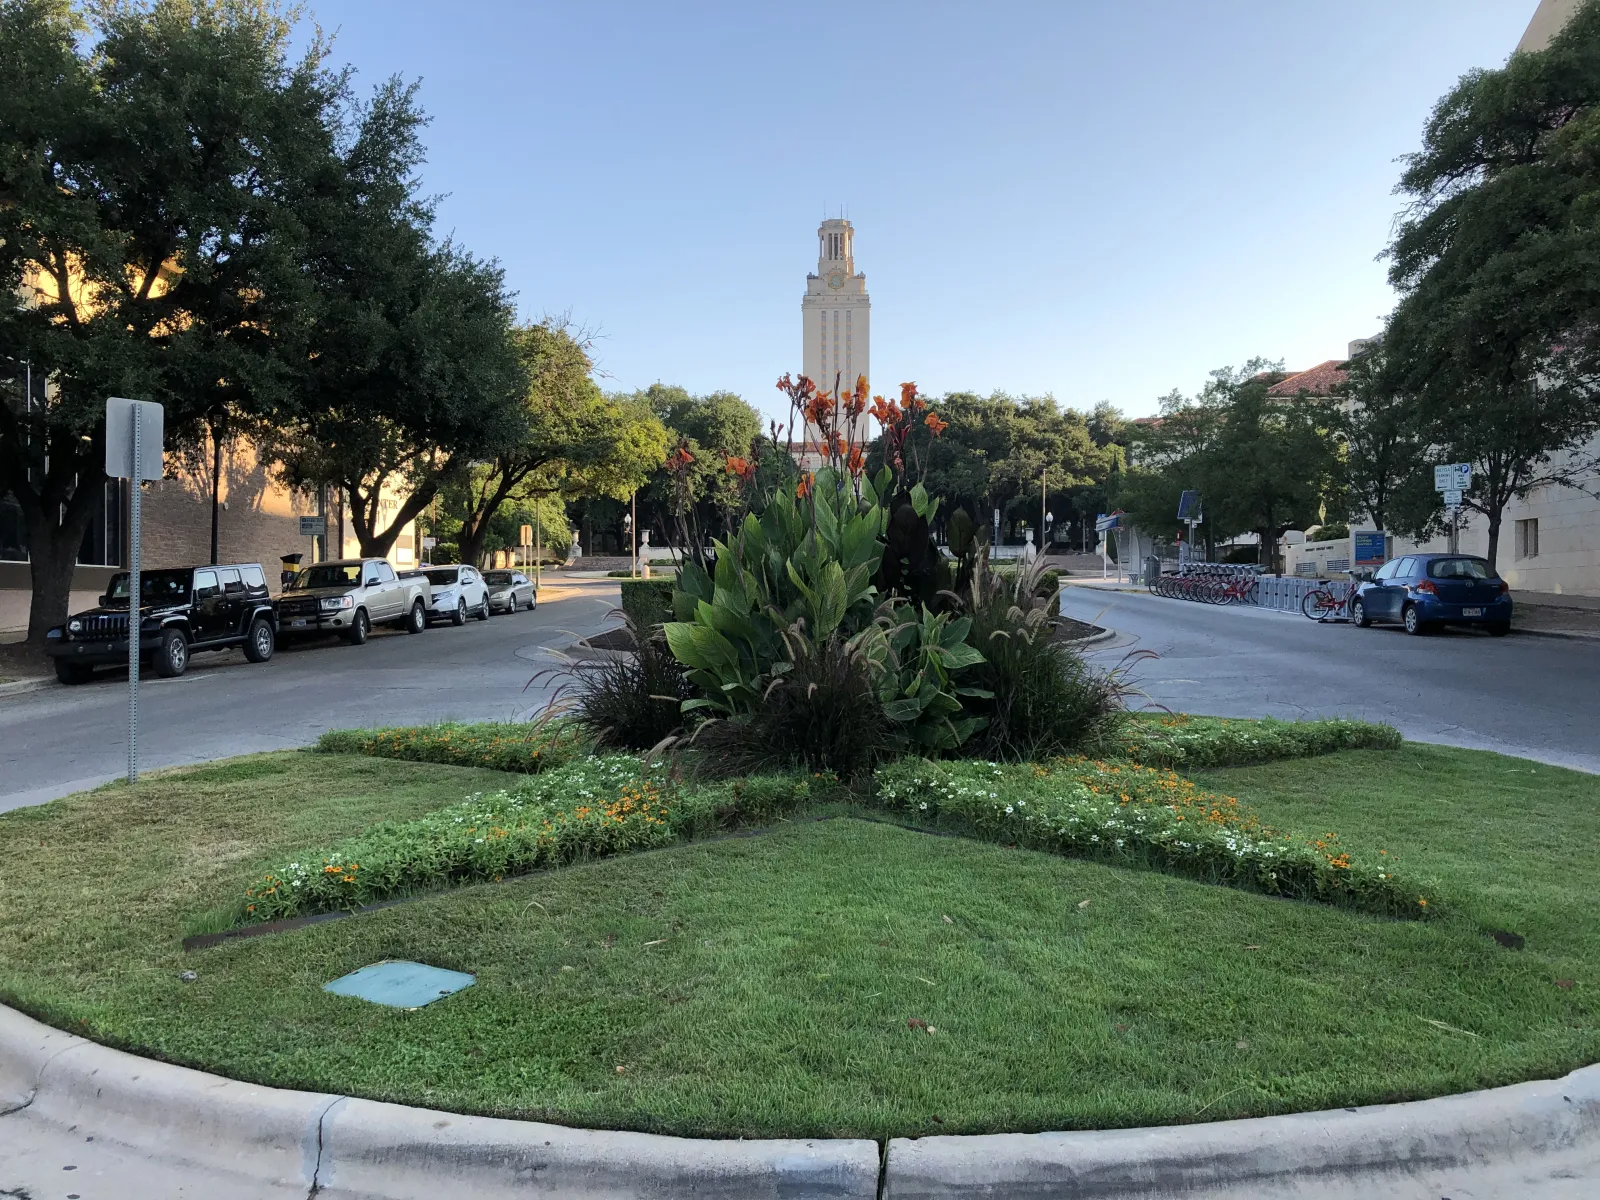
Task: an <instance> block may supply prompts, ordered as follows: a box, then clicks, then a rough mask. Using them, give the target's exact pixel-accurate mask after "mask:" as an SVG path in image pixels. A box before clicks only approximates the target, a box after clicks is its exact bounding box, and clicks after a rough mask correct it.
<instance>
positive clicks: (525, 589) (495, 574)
mask: <svg viewBox="0 0 1600 1200" xmlns="http://www.w3.org/2000/svg"><path fill="white" fill-rule="evenodd" d="M483 578H484V581H485V582H486V583H487V584H488V585H489V609H490V611H492V612H508V613H514V612H516V611H517V610H518V609H519V608H526V609H530V610H531V609H534V608H537V607H538V606H539V593H538V591H537V590H536V589H535V588H534V586H533V580H531V579H529V578H528V577H527V576H526V575H524V574H523V573H522V572H521V571H485V572H484V573H483Z"/></svg>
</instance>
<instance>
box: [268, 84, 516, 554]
mask: <svg viewBox="0 0 1600 1200" xmlns="http://www.w3.org/2000/svg"><path fill="white" fill-rule="evenodd" d="M424 120H425V118H424V116H423V114H422V113H421V111H420V110H419V109H418V108H417V105H416V92H415V88H414V87H406V86H402V85H401V84H399V83H398V82H397V81H393V80H391V81H390V82H388V83H386V84H385V85H383V86H382V87H381V88H379V89H378V91H377V93H376V95H375V96H374V98H373V100H372V102H371V103H370V104H368V105H367V106H365V107H364V108H363V109H361V110H360V111H359V112H358V113H357V114H356V115H355V117H354V118H353V120H352V121H351V122H350V123H349V125H348V126H347V127H346V129H345V130H344V131H343V133H344V137H343V139H342V141H341V145H340V150H341V155H340V166H341V172H340V177H339V179H338V183H337V189H336V190H335V191H334V193H333V195H332V196H331V198H330V199H328V200H327V201H326V202H324V203H322V204H320V205H318V206H316V207H315V208H314V209H313V210H312V217H313V232H314V236H315V246H314V254H313V256H312V259H311V274H312V277H313V279H314V281H315V283H316V287H317V294H318V309H317V318H318V319H317V321H316V325H315V331H314V334H313V336H312V338H311V343H310V351H309V353H308V355H307V357H306V359H305V362H304V365H303V368H302V371H301V379H300V384H301V389H302V397H303V399H302V410H301V412H300V413H299V414H297V417H296V419H295V421H294V423H293V424H292V426H290V427H289V428H288V429H287V430H285V431H284V434H283V436H282V439H281V441H280V444H279V459H280V462H281V463H282V467H283V472H284V476H285V478H286V479H287V481H288V482H289V483H290V484H291V485H294V486H305V485H309V484H332V485H334V486H337V487H338V488H340V489H341V490H342V491H343V492H344V495H345V498H346V501H347V503H348V507H349V511H350V522H351V526H352V528H353V530H354V532H355V534H356V537H357V539H358V541H359V542H360V545H361V553H362V554H363V555H373V556H382V555H386V554H388V552H389V550H390V549H391V548H392V547H393V545H394V543H395V539H396V538H398V537H399V535H400V532H401V530H402V529H404V528H405V526H406V525H407V524H409V523H410V522H411V521H412V520H413V519H414V518H415V517H416V516H417V514H419V513H420V512H422V510H423V509H424V508H426V507H427V506H428V504H429V503H431V502H432V500H433V498H434V497H435V496H436V495H437V494H438V492H439V489H440V487H442V486H443V485H444V484H445V483H446V482H447V481H449V480H450V479H452V478H455V477H458V476H461V475H464V474H465V472H466V471H467V470H468V466H469V464H470V463H471V462H473V461H474V460H478V459H483V458H487V457H489V456H490V455H492V454H493V453H494V452H495V451H496V449H497V448H499V447H503V446H506V445H512V444H516V443H517V442H518V441H519V440H520V439H521V437H522V436H523V434H524V432H525V429H526V414H525V412H524V409H523V404H522V398H523V396H524V395H525V394H526V392H527V373H526V367H525V364H524V360H523V356H522V354H521V353H520V352H519V348H518V346H517V344H516V341H515V340H514V337H513V322H514V316H515V314H514V311H513V305H512V301H511V296H510V294H509V293H508V292H507V290H506V286H505V278H504V274H503V272H502V271H501V269H500V268H499V266H497V265H496V264H494V263H489V262H484V261H481V260H479V259H477V258H474V257H473V256H472V255H471V254H469V253H467V252H465V251H463V250H461V249H459V248H458V247H456V246H455V245H453V244H451V243H449V242H445V243H443V244H442V245H438V244H435V243H434V242H433V240H432V237H431V234H430V226H431V223H432V219H433V212H432V207H431V205H429V204H427V203H424V202H422V201H419V200H418V199H417V198H416V196H415V188H416V183H415V178H414V172H415V168H416V167H417V165H418V164H419V163H420V162H421V161H422V147H421V142H420V140H419V137H418V133H419V130H420V128H421V126H422V124H423V122H424ZM395 493H398V496H397V498H392V497H393V494H395ZM385 501H391V503H390V504H386V503H385Z"/></svg>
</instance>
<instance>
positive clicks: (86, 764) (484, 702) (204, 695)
mask: <svg viewBox="0 0 1600 1200" xmlns="http://www.w3.org/2000/svg"><path fill="white" fill-rule="evenodd" d="M619 599H620V593H619V592H618V590H617V584H616V581H615V580H594V581H579V580H571V581H563V582H561V583H559V584H551V583H546V585H545V587H544V589H543V591H542V593H541V596H540V603H539V607H538V608H537V609H535V610H534V611H533V612H520V613H515V614H503V615H500V616H494V617H491V618H490V619H489V620H488V621H483V622H480V621H477V620H470V619H469V620H468V621H467V623H466V625H465V626H463V627H461V628H455V627H453V626H450V625H434V626H432V627H430V628H429V629H428V630H427V632H425V633H421V634H417V635H415V636H412V635H408V634H405V633H400V632H396V631H392V630H375V631H374V632H373V635H372V638H371V640H369V641H368V642H367V644H366V645H365V646H347V645H345V644H344V643H343V642H339V641H334V640H332V639H319V640H317V641H314V642H307V643H303V644H300V645H294V646H289V647H286V648H284V649H281V650H279V652H278V653H277V654H275V655H274V656H273V658H272V660H271V661H270V662H267V663H263V664H260V665H254V664H251V663H248V662H246V661H245V660H244V656H243V655H242V654H241V653H240V652H239V651H237V650H230V651H226V652H223V653H219V654H196V655H195V656H194V658H193V659H192V660H191V662H190V666H189V670H188V671H187V672H185V673H184V674H183V675H182V676H181V677H179V678H177V679H156V678H152V677H149V676H142V677H141V679H140V683H139V762H140V768H141V770H142V769H146V768H156V767H169V766H177V765H180V764H183V763H191V762H203V761H205V760H207V759H212V758H220V757H223V756H226V755H231V754H248V753H251V752H254V751H259V750H283V749H287V748H291V747H296V746H305V745H308V744H309V743H311V742H312V741H314V740H315V739H316V737H317V735H318V734H319V733H321V732H323V731H324V730H327V729H349V728H356V727H361V726H373V725H411V724H418V723H423V722H429V721H443V720H481V721H491V720H500V721H510V720H518V719H524V718H526V717H527V716H528V715H529V714H531V713H533V712H535V711H537V710H538V709H540V708H542V707H544V705H545V704H546V703H548V702H549V699H550V697H551V695H552V694H553V692H554V691H555V689H556V688H557V687H559V686H560V683H559V680H557V679H555V678H553V677H551V676H546V677H545V678H542V679H538V680H536V681H534V682H532V684H531V686H530V681H532V680H535V677H536V676H538V675H539V674H540V673H541V672H542V671H545V670H546V669H547V668H549V667H551V666H552V665H556V664H557V663H558V660H556V659H554V658H553V657H552V656H551V655H550V654H548V653H547V648H557V649H559V648H561V647H564V646H567V645H570V644H571V643H572V642H573V641H574V640H575V638H577V637H580V636H585V635H588V634H592V633H596V632H598V631H599V630H601V629H603V628H607V627H609V626H610V625H613V624H615V620H614V618H612V617H611V615H610V614H611V611H612V609H613V608H614V607H615V606H616V604H617V603H618V601H619ZM127 679H128V675H127V672H126V671H117V672H111V671H105V672H102V673H101V674H100V675H97V677H96V681H95V682H93V683H90V684H85V685H82V686H77V687H60V686H55V685H52V686H51V687H49V688H47V689H46V690H44V691H38V692H27V693H23V694H21V695H18V696H13V697H8V698H4V699H0V811H4V810H6V809H9V808H17V807H20V806H22V805H26V804H39V803H43V802H44V801H46V800H50V799H54V798H55V797H56V796H64V795H66V794H68V793H69V792H75V791H80V790H82V789H84V788H89V787H95V786H97V785H99V784H101V783H104V782H106V781H107V780H110V779H115V778H117V777H118V776H120V775H122V774H124V773H125V772H126V770H127V761H128V684H127Z"/></svg>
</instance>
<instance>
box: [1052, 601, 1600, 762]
mask: <svg viewBox="0 0 1600 1200" xmlns="http://www.w3.org/2000/svg"><path fill="white" fill-rule="evenodd" d="M1066 597H1067V598H1066V612H1067V615H1069V616H1073V617H1077V618H1078V619H1079V620H1083V621H1092V622H1093V623H1095V624H1097V625H1103V626H1106V627H1108V628H1112V629H1115V630H1117V631H1118V636H1117V637H1116V639H1114V640H1113V641H1112V642H1110V643H1107V645H1106V646H1105V647H1102V648H1097V649H1096V651H1095V652H1094V654H1093V658H1094V660H1095V661H1096V662H1098V663H1100V664H1101V665H1102V666H1114V665H1116V664H1117V663H1118V662H1120V661H1121V660H1122V659H1123V658H1124V657H1125V656H1126V655H1127V654H1128V653H1129V652H1131V651H1136V650H1150V651H1154V652H1155V654H1156V655H1158V657H1156V658H1154V659H1147V660H1145V661H1143V662H1139V663H1136V664H1133V665H1132V673H1133V676H1134V678H1136V679H1137V680H1138V681H1139V683H1140V687H1141V689H1142V690H1143V691H1144V692H1145V694H1146V695H1147V696H1148V697H1149V702H1151V703H1159V704H1162V705H1165V706H1167V707H1168V708H1172V709H1175V710H1180V709H1181V710H1184V711H1188V712H1194V713H1210V714H1214V715H1217V716H1230V717H1231V716H1238V717H1262V716H1273V717H1284V718H1289V719H1293V718H1304V717H1334V716H1345V717H1360V718H1364V719H1366V720H1370V721H1385V722H1388V723H1389V724H1391V725H1393V726H1395V727H1396V728H1397V729H1399V730H1400V732H1401V733H1403V734H1405V736H1406V737H1408V738H1414V739H1416V740H1418V741H1426V742H1442V743H1444V744H1446V745H1451V746H1467V747H1471V748H1474V749H1480V750H1496V751H1499V752H1500V753H1502V754H1515V755H1519V756H1522V757H1525V758H1532V759H1537V760H1539V761H1540V762H1547V763H1554V764H1557V765H1561V766H1568V767H1576V768H1578V769H1580V770H1584V771H1595V772H1600V732H1597V731H1600V688H1597V687H1596V680H1597V679H1600V643H1597V642H1582V641H1571V640H1565V639H1558V638H1549V637H1537V636H1533V635H1528V634H1516V633H1513V634H1512V635H1511V636H1510V637H1504V638H1493V637H1490V636H1489V635H1488V634H1485V633H1479V632H1476V631H1473V630H1459V631H1455V630H1447V631H1445V632H1443V633H1438V634H1432V635H1429V636H1425V637H1411V636H1408V635H1407V634H1406V633H1405V632H1404V631H1403V630H1402V629H1400V628H1399V627H1398V626H1393V627H1374V628H1370V629H1357V628H1355V627H1354V626H1352V625H1349V624H1327V625H1319V624H1317V623H1316V622H1313V621H1308V620H1306V619H1305V618H1304V617H1302V616H1300V615H1298V614H1295V615H1293V616H1290V615H1287V614H1281V613H1272V612H1265V611H1262V610H1259V609H1248V608H1237V607H1232V606H1230V607H1227V608H1222V607H1218V606H1215V605H1209V604H1196V603H1192V602H1189V601H1185V600H1168V599H1164V598H1162V597H1159V596H1152V595H1149V594H1147V593H1142V592H1106V591H1100V590H1096V589H1093V588H1087V587H1075V588H1069V589H1068V590H1067V592H1066Z"/></svg>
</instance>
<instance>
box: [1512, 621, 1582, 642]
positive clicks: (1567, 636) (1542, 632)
mask: <svg viewBox="0 0 1600 1200" xmlns="http://www.w3.org/2000/svg"><path fill="white" fill-rule="evenodd" d="M1511 632H1512V634H1513V635H1514V636H1517V637H1542V638H1561V639H1562V640H1564V641H1568V642H1600V633H1582V632H1580V631H1578V630H1572V629H1519V628H1518V627H1517V626H1516V625H1513V626H1512V627H1511Z"/></svg>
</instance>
